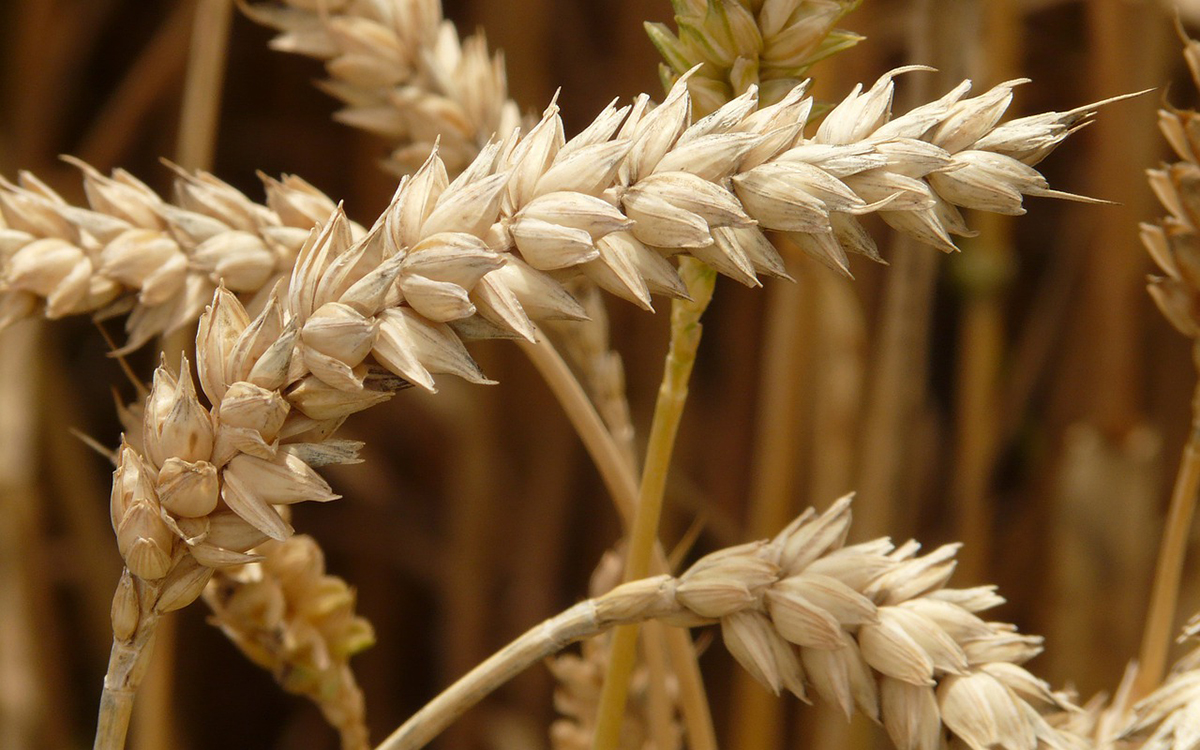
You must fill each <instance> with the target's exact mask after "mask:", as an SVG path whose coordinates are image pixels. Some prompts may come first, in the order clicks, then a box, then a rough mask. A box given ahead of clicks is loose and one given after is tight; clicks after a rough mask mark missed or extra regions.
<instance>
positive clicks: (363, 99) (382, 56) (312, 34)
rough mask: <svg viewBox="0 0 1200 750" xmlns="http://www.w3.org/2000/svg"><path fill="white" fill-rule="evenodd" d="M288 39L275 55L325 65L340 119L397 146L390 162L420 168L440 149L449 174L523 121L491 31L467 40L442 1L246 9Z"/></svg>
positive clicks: (306, 2) (305, 0) (291, 1)
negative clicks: (446, 16)
mask: <svg viewBox="0 0 1200 750" xmlns="http://www.w3.org/2000/svg"><path fill="white" fill-rule="evenodd" d="M242 9H243V11H244V12H245V13H246V15H248V16H250V17H251V18H253V19H254V20H256V21H258V22H259V23H262V24H264V25H267V26H270V27H272V28H274V29H276V30H278V31H279V32H281V33H280V34H279V36H277V37H276V38H275V39H274V40H272V42H271V46H272V47H273V48H274V49H277V50H281V51H284V52H292V53H297V54H302V55H307V56H309V57H315V58H317V59H320V60H324V61H325V69H326V71H327V72H328V73H329V80H327V81H325V82H323V83H322V85H321V87H322V88H323V89H324V90H325V91H326V92H328V93H329V94H331V95H333V96H334V97H336V98H337V99H339V100H340V101H341V102H342V103H343V104H344V105H345V107H344V108H343V109H342V110H341V111H340V112H338V113H337V115H336V118H337V119H338V120H340V121H341V122H343V123H345V124H347V125H350V126H352V127H356V128H361V129H363V130H367V131H369V132H372V133H376V134H378V135H381V136H383V137H384V138H386V139H387V140H388V141H390V142H391V143H393V144H395V146H394V150H393V151H392V153H391V155H390V156H389V157H388V159H387V161H386V162H385V166H387V167H388V168H389V169H391V170H392V171H394V172H396V173H397V174H408V173H410V172H412V171H414V170H416V169H417V168H418V167H419V166H421V164H422V163H423V162H424V161H425V159H426V158H427V157H428V156H429V153H430V151H432V150H433V147H434V144H435V143H437V144H439V149H440V152H441V156H442V160H443V161H444V162H445V164H446V169H447V170H448V171H450V172H451V173H452V174H456V173H458V172H459V171H461V170H462V169H463V168H464V167H466V166H467V165H468V164H470V163H471V162H472V161H473V160H474V159H475V156H476V155H477V154H478V153H479V151H480V149H481V148H483V147H484V146H485V145H487V143H488V140H489V139H490V138H491V137H492V135H493V134H496V133H498V134H500V135H501V136H503V135H506V134H508V133H509V132H511V131H512V130H513V129H515V128H516V127H517V126H518V125H520V124H521V118H520V113H519V111H518V109H517V105H516V104H515V103H513V101H512V100H511V99H509V98H508V83H507V80H506V76H505V72H504V60H503V57H502V56H501V55H500V54H499V53H496V54H490V53H489V52H488V49H487V41H486V39H485V38H484V36H483V34H482V33H479V34H475V35H474V36H471V37H469V38H467V39H465V40H460V39H459V36H458V31H457V30H456V29H455V27H454V24H453V23H452V22H450V21H447V20H445V19H444V18H443V17H442V7H441V2H440V1H439V0H406V1H405V2H396V1H395V0H342V1H341V2H338V1H336V0H335V1H334V2H328V3H323V4H322V3H313V2H311V1H310V0H284V2H277V3H259V4H253V5H245V4H244V5H243V6H242Z"/></svg>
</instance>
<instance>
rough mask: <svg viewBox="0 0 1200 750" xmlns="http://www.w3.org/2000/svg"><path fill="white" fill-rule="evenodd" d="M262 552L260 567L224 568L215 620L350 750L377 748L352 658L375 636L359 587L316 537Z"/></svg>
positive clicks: (214, 589) (208, 597)
mask: <svg viewBox="0 0 1200 750" xmlns="http://www.w3.org/2000/svg"><path fill="white" fill-rule="evenodd" d="M255 552H256V553H258V554H260V555H261V556H262V560H261V561H260V562H258V563H255V564H252V565H246V566H243V567H241V568H238V569H236V570H223V571H220V572H218V573H217V574H216V575H215V576H214V577H213V579H212V581H211V582H210V583H209V584H208V586H207V587H206V588H205V591H204V600H205V602H207V603H208V604H209V606H210V607H211V608H212V611H213V617H212V621H213V623H214V624H215V625H217V626H218V627H220V628H221V630H222V631H223V632H224V633H225V634H226V635H227V636H229V639H230V640H231V641H233V643H234V644H235V645H236V646H237V647H238V649H239V650H241V652H242V653H244V654H245V655H246V656H247V657H248V658H249V659H250V660H251V661H253V662H254V663H255V664H258V665H259V666H260V667H262V668H264V669H266V670H268V671H269V672H271V674H272V675H274V677H275V680H276V681H277V682H278V683H279V684H280V686H281V687H283V689H284V690H287V691H288V692H290V693H296V694H298V695H304V696H307V697H308V698H310V699H311V700H313V701H314V702H315V703H316V704H317V705H318V706H319V707H320V709H321V713H323V714H324V715H325V717H326V719H328V721H329V723H330V724H331V725H333V726H334V727H336V728H337V729H338V731H339V732H340V733H341V738H342V748H343V750H366V749H367V748H370V744H369V741H368V736H367V727H366V723H365V721H366V717H365V706H364V703H363V696H362V691H361V690H359V688H358V685H357V683H356V682H355V679H354V673H353V672H352V671H351V670H350V665H349V659H350V657H351V656H353V655H355V654H357V653H359V652H360V651H362V650H364V649H366V648H368V647H369V646H371V644H372V643H374V634H373V632H372V630H371V626H370V624H369V623H368V622H367V621H366V620H364V619H363V618H361V617H358V616H356V615H355V614H354V591H353V589H351V588H350V587H349V586H347V585H346V582H345V581H343V580H342V579H341V578H338V577H336V576H331V575H326V573H325V560H324V556H323V555H322V553H321V549H320V547H319V546H318V545H317V542H316V540H314V539H313V538H312V537H309V536H304V535H296V536H293V537H291V538H290V539H287V540H286V541H283V542H267V543H265V544H262V545H260V546H259V547H257V548H256V549H255Z"/></svg>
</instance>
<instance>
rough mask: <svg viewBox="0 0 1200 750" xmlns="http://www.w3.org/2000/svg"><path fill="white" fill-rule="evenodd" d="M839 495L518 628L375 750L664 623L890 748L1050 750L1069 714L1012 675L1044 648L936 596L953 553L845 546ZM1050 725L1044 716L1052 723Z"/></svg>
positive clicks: (988, 595)
mask: <svg viewBox="0 0 1200 750" xmlns="http://www.w3.org/2000/svg"><path fill="white" fill-rule="evenodd" d="M849 527H850V498H849V497H845V498H842V499H841V500H839V501H838V502H836V503H834V504H833V505H832V506H831V507H830V508H829V509H828V510H826V511H825V512H823V513H816V512H814V511H812V510H811V509H810V510H809V511H807V512H805V513H804V514H803V515H801V516H800V517H799V518H798V519H796V520H795V521H794V522H793V523H792V524H790V525H789V526H788V527H787V528H786V529H784V530H783V531H782V532H780V533H779V534H778V535H777V536H776V537H775V538H774V539H771V540H769V541H762V542H754V543H750V544H744V545H740V546H737V547H732V548H729V549H726V550H721V551H719V552H715V553H713V554H710V555H707V556H706V557H704V558H701V559H700V560H699V561H697V562H696V563H695V564H694V565H692V567H690V568H689V569H688V570H687V571H685V572H684V573H683V574H682V575H680V576H678V577H671V576H669V575H661V576H656V577H654V578H648V579H643V580H639V581H634V582H631V583H627V584H623V585H621V586H618V587H617V588H615V589H613V590H612V591H610V592H609V593H608V594H605V595H604V596H601V597H598V598H596V599H590V600H588V601H586V602H582V603H580V604H577V605H576V606H574V607H572V608H571V609H570V610H567V611H566V612H564V613H562V614H560V615H559V616H557V617H555V618H552V619H550V620H548V621H546V622H545V623H542V624H541V625H539V626H537V627H535V628H534V629H532V630H530V631H528V632H527V633H526V634H525V635H524V636H522V637H521V638H519V639H518V640H517V641H514V642H513V643H512V644H510V645H509V646H508V647H506V648H505V649H504V650H502V651H501V652H499V653H498V654H497V655H496V656H494V657H492V659H489V660H488V661H487V662H485V663H484V664H483V665H481V666H480V667H478V668H477V669H476V670H474V671H472V672H471V673H470V674H468V675H467V676H466V677H464V678H463V679H462V680H460V681H459V682H458V683H456V684H455V685H454V686H452V687H451V688H450V689H448V690H447V691H446V692H444V693H443V694H442V695H441V696H439V697H438V698H437V699H435V700H434V701H432V702H431V703H429V704H428V705H427V706H426V707H425V708H423V709H422V710H421V711H420V712H418V713H417V714H416V715H415V716H414V717H413V718H412V719H410V720H409V722H407V723H406V724H405V725H404V726H402V727H400V729H398V730H397V731H396V732H395V733H393V735H392V736H391V737H389V738H388V739H387V740H386V741H385V742H384V743H383V744H382V745H380V750H415V748H419V747H422V746H424V744H425V743H427V742H428V741H429V740H431V739H432V738H433V737H435V736H436V735H437V734H438V733H439V732H440V731H441V730H442V729H444V728H445V725H446V724H447V723H448V722H449V721H451V720H452V719H453V717H454V716H457V715H458V714H459V713H461V712H462V711H463V710H465V708H466V707H467V706H469V705H470V704H471V703H473V702H474V701H477V700H479V699H480V698H481V697H482V696H483V695H486V693H487V692H488V691H490V690H492V689H494V688H495V687H498V686H499V684H501V683H502V682H503V681H504V680H506V679H508V678H510V677H511V676H513V675H514V674H516V673H517V672H518V671H520V669H521V668H522V667H523V666H528V665H529V664H531V663H533V662H534V661H536V660H537V659H539V658H542V657H543V656H545V655H548V654H550V653H554V652H555V651H557V650H559V649H561V648H562V647H563V646H564V645H565V644H566V643H569V642H570V641H573V640H579V639H582V638H588V637H592V636H594V635H596V634H598V633H602V632H604V631H605V630H607V629H608V628H611V627H613V626H616V625H622V624H629V623H634V622H642V621H646V620H651V619H653V620H659V621H661V622H665V623H667V624H671V625H677V626H684V627H695V626H701V625H707V624H713V623H716V624H719V625H720V628H721V634H722V637H723V640H724V642H725V645H726V647H727V648H728V649H729V651H730V653H731V654H732V655H733V656H734V658H735V659H737V661H738V662H739V663H740V664H741V665H742V666H743V667H744V668H746V669H747V670H748V671H749V672H750V673H751V674H752V675H753V676H754V677H755V678H756V679H757V680H758V681H759V682H761V683H763V684H764V685H765V686H766V687H767V688H769V689H770V690H772V691H774V692H775V693H777V694H778V693H780V692H782V691H784V690H787V691H788V692H791V693H793V694H794V695H796V696H797V697H799V698H800V699H801V700H805V701H807V700H808V690H809V689H810V688H811V689H812V690H813V691H814V692H815V693H816V694H817V695H818V696H820V697H821V698H822V699H823V700H824V701H825V702H827V703H829V704H831V705H833V706H834V707H837V708H838V709H840V710H841V711H843V712H844V713H846V714H847V715H849V714H850V713H851V712H853V711H855V710H858V711H862V712H863V713H865V714H866V715H868V716H869V717H871V718H872V719H875V720H877V721H880V722H881V723H882V724H883V726H884V727H885V728H886V729H887V731H888V734H889V735H890V736H891V738H892V740H893V741H894V742H895V743H896V745H897V747H899V748H900V749H901V750H936V748H939V747H941V746H942V743H943V742H944V735H945V734H946V733H947V732H948V733H949V734H950V736H951V737H953V738H954V739H955V740H956V741H959V742H962V743H964V744H965V745H966V746H967V747H970V748H972V750H985V749H986V748H994V747H1000V748H1005V750H1035V749H1036V748H1038V747H1041V746H1045V747H1049V748H1061V747H1066V746H1069V745H1071V744H1073V743H1077V742H1078V741H1079V738H1076V737H1073V736H1071V735H1069V734H1067V733H1066V732H1065V731H1064V730H1062V729H1059V728H1056V727H1055V726H1053V725H1052V723H1051V721H1050V720H1049V719H1054V720H1056V721H1057V717H1059V716H1060V715H1061V714H1062V712H1064V711H1069V710H1073V706H1072V705H1071V704H1070V701H1069V700H1068V698H1067V697H1066V696H1065V695H1063V694H1059V693H1055V692H1053V691H1051V690H1050V689H1049V687H1048V686H1047V685H1046V684H1045V683H1044V682H1042V681H1041V680H1039V679H1037V678H1036V677H1034V676H1033V675H1032V674H1030V673H1029V672H1028V671H1026V670H1025V669H1024V668H1023V667H1022V666H1020V665H1021V664H1022V663H1023V662H1025V661H1027V660H1029V659H1030V658H1032V657H1033V656H1035V655H1036V654H1037V653H1039V652H1040V651H1041V639H1040V638H1036V637H1030V636H1026V635H1022V634H1020V633H1018V632H1017V631H1016V629H1015V628H1014V627H1013V626H1011V625H1006V624H1003V623H995V622H988V621H985V620H984V619H982V618H981V617H980V616H979V614H978V613H980V612H982V611H984V610H987V609H989V608H991V607H994V606H996V605H997V604H999V603H1001V602H1002V601H1003V600H1002V599H1001V598H1000V597H999V596H998V595H997V594H996V593H995V591H994V589H993V588H992V587H979V588H974V589H952V588H946V583H947V581H948V580H949V578H950V575H951V573H952V572H953V570H954V553H955V551H956V549H957V545H948V546H945V547H941V548H939V549H936V550H934V551H932V552H930V553H929V554H926V555H924V556H919V555H918V554H917V553H918V551H919V548H920V545H918V544H916V543H915V542H908V543H905V544H902V545H899V546H896V545H893V544H892V543H891V542H890V541H889V540H887V539H878V540H875V541H873V542H866V543H863V544H856V545H851V546H848V547H847V546H844V541H845V538H846V534H847V532H848V531H849ZM1048 717H1049V719H1048Z"/></svg>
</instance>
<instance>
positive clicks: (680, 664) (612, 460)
mask: <svg viewBox="0 0 1200 750" xmlns="http://www.w3.org/2000/svg"><path fill="white" fill-rule="evenodd" d="M537 338H538V343H536V344H531V343H528V342H525V341H521V342H520V345H521V348H522V350H523V351H524V352H525V354H526V356H528V357H529V361H530V362H532V363H533V365H534V366H535V367H536V368H537V370H538V372H539V373H540V374H541V375H542V377H543V378H544V379H545V381H546V383H547V385H549V386H550V390H551V391H552V392H553V393H554V396H555V398H557V399H558V402H559V404H560V405H561V406H562V408H563V411H564V412H566V415H567V418H568V419H569V420H570V421H571V424H572V426H574V428H575V431H576V433H577V434H578V435H579V437H580V439H581V440H582V441H583V444H584V447H585V448H586V449H587V451H588V455H590V456H591V457H592V461H593V463H594V464H595V465H596V469H597V470H598V471H599V472H600V477H601V480H602V481H603V482H604V484H605V487H607V488H608V493H609V495H610V496H611V497H612V499H613V503H614V504H615V505H616V506H617V511H618V512H619V513H620V514H621V519H622V523H623V524H624V525H625V526H626V527H627V528H628V527H629V526H630V525H631V524H632V523H633V518H634V509H635V507H636V506H637V503H638V483H637V479H636V478H635V476H634V473H633V470H632V467H630V466H629V463H628V462H627V461H626V460H625V458H624V454H623V452H622V450H621V447H620V445H618V443H617V441H616V440H615V439H614V438H613V436H612V433H610V432H609V431H608V429H607V428H606V427H605V425H604V420H602V419H601V418H600V415H599V414H598V413H597V412H596V408H595V406H593V405H592V402H591V400H590V399H589V398H588V397H587V393H586V392H585V391H584V389H583V386H582V385H581V384H580V383H579V380H578V379H577V378H576V377H575V375H574V374H573V373H572V372H571V368H569V367H567V363H566V362H564V361H563V358H562V356H561V355H560V354H559V353H558V350H557V349H555V348H554V345H553V344H552V343H550V340H549V339H548V338H546V336H545V335H544V334H542V333H541V332H540V331H539V332H538V336H537ZM654 551H655V557H654V561H653V562H654V568H653V569H654V571H655V572H666V571H667V570H668V566H667V562H666V558H665V556H664V555H663V554H662V551H661V549H660V548H658V547H657V545H656V548H655V550H654ZM665 636H666V643H667V652H668V655H669V656H670V659H671V665H672V666H673V667H674V668H675V677H676V679H678V680H679V703H680V709H681V711H682V713H683V721H684V725H685V727H686V728H687V732H688V736H689V737H691V738H693V739H692V742H693V746H694V747H696V748H715V747H716V732H715V730H714V729H713V723H712V712H711V711H710V710H709V707H708V697H707V695H706V694H705V691H704V682H703V679H702V678H701V676H700V665H699V664H698V663H697V661H696V650H695V649H694V648H693V647H692V639H691V637H690V636H689V635H688V633H687V631H684V630H677V629H674V628H670V629H668V630H667V631H666V634H665Z"/></svg>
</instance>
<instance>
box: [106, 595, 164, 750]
mask: <svg viewBox="0 0 1200 750" xmlns="http://www.w3.org/2000/svg"><path fill="white" fill-rule="evenodd" d="M140 586H141V587H144V589H143V593H142V595H141V596H140V597H139V603H140V604H141V605H143V606H141V607H140V611H139V613H138V623H137V627H136V628H135V629H134V631H133V634H132V635H130V636H129V637H128V638H121V637H119V636H117V635H114V636H113V645H112V652H111V653H110V654H109V657H108V671H107V672H106V673H105V675H104V691H103V693H101V695H100V716H99V719H98V720H97V722H96V739H95V742H94V743H93V745H92V748H93V750H124V747H125V735H126V734H127V733H128V732H129V717H130V715H131V714H132V713H133V699H134V696H135V695H136V694H137V690H138V686H139V685H141V682H142V678H143V677H144V676H145V674H146V668H147V667H148V666H149V664H150V656H151V654H152V653H153V651H154V635H155V632H156V631H157V630H158V620H159V615H158V613H157V612H155V611H154V608H153V607H152V606H144V605H145V603H146V602H153V601H154V600H155V599H156V598H157V595H158V584H157V583H156V582H146V581H143V582H141V583H140Z"/></svg>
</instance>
